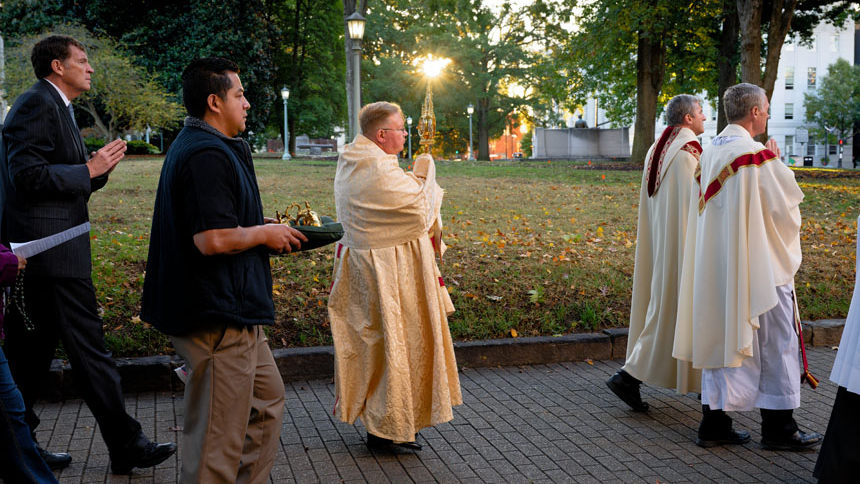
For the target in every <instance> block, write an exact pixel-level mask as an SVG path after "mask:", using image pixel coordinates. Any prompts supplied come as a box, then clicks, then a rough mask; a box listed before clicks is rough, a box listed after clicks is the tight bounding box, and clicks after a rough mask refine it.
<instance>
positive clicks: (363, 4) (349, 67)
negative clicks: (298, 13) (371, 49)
mask: <svg viewBox="0 0 860 484" xmlns="http://www.w3.org/2000/svg"><path fill="white" fill-rule="evenodd" d="M355 11H358V13H360V14H361V15H362V16H366V14H367V0H357V1H356V0H343V33H344V43H343V47H344V49H345V50H346V112H347V118H348V128H349V131H348V132H347V134H346V138H347V139H346V142H347V143H352V140H351V139H349V134H350V133H354V132H357V130H356V129H354V128H355V127H354V126H353V125H352V124H353V123H352V119H353V114H352V111H353V108H352V104H353V102H352V98H353V95H352V93H353V82H361V79H355V80H354V79H353V75H352V73H353V71H354V69H353V60H352V39H350V38H349V27H348V26H347V25H346V18H347V17H349V16H350V15H352V13H353V12H355ZM358 104H359V105H361V100H360V99H359V102H358Z"/></svg>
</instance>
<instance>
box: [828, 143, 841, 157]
mask: <svg viewBox="0 0 860 484" xmlns="http://www.w3.org/2000/svg"><path fill="white" fill-rule="evenodd" d="M838 148H839V147H838V146H836V145H835V144H832V145H827V152H828V153H830V154H831V155H835V154H836V152H837V149H838Z"/></svg>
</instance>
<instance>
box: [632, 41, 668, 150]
mask: <svg viewBox="0 0 860 484" xmlns="http://www.w3.org/2000/svg"><path fill="white" fill-rule="evenodd" d="M665 64H666V45H665V44H664V43H663V40H662V37H661V36H659V35H655V34H654V33H652V32H648V31H643V30H640V31H639V41H638V45H637V48H636V125H635V126H634V130H633V131H634V132H633V153H632V154H631V157H630V160H631V161H632V162H634V163H644V162H645V155H646V154H647V153H648V148H650V147H651V144H652V143H654V124H655V120H656V119H657V96H658V94H660V89H661V88H662V87H663V73H664V72H665Z"/></svg>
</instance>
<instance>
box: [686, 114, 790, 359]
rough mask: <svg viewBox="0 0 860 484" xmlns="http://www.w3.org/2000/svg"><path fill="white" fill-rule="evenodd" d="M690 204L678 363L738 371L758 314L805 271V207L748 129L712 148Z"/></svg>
mask: <svg viewBox="0 0 860 484" xmlns="http://www.w3.org/2000/svg"><path fill="white" fill-rule="evenodd" d="M700 163H701V173H699V174H697V177H696V179H697V186H696V192H697V197H698V199H697V200H694V201H693V202H692V204H691V207H690V222H689V224H688V228H687V242H686V244H685V245H686V253H685V254H684V268H683V270H682V275H681V297H680V298H679V307H678V322H677V325H676V331H675V346H674V349H673V355H674V356H675V358H678V359H681V360H684V361H689V362H692V363H693V367H694V368H733V367H739V366H741V363H742V362H743V361H744V359H745V358H749V357H750V356H752V355H753V332H754V331H755V330H757V329H758V328H759V316H761V315H762V314H764V313H766V312H767V311H769V310H770V309H772V308H774V307H775V306H776V305H777V303H778V295H777V289H776V288H777V287H778V286H782V285H785V284H791V283H793V282H794V274H795V273H796V272H797V269H798V268H799V267H800V261H801V253H800V209H799V205H800V202H801V201H803V192H801V191H800V187H798V186H797V182H796V181H795V180H794V173H793V172H792V171H791V170H790V169H789V168H788V167H787V166H785V165H784V164H783V163H782V162H781V161H780V159H779V158H778V157H777V156H776V154H774V153H773V152H772V151H770V150H769V149H767V148H765V147H764V145H762V144H761V143H759V142H757V141H755V140H754V139H753V138H752V136H750V134H749V132H748V131H747V130H746V129H744V128H743V127H741V126H739V125H736V124H730V125H728V126H727V127H726V128H725V129H724V130H723V131H722V132H721V133H720V134H719V136H717V137H716V138H714V139H713V141H712V142H711V144H710V145H709V146H707V147H706V148H705V150H704V153H703V154H702V158H701V160H700Z"/></svg>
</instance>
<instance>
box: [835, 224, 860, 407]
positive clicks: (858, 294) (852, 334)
mask: <svg viewBox="0 0 860 484" xmlns="http://www.w3.org/2000/svg"><path fill="white" fill-rule="evenodd" d="M857 224H858V227H860V218H858V219H857ZM857 241H858V244H857V258H856V259H855V260H856V261H858V262H860V232H858V236H857ZM855 276H856V270H855ZM830 381H832V382H833V383H835V384H837V385H839V386H841V387H845V388H846V389H847V390H848V391H849V392H851V393H856V394H860V278H857V277H855V279H854V296H853V297H852V298H851V307H849V308H848V317H847V318H846V319H845V328H844V329H843V330H842V340H841V341H840V342H839V351H838V352H837V353H836V361H834V362H833V370H832V371H831V372H830Z"/></svg>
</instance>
